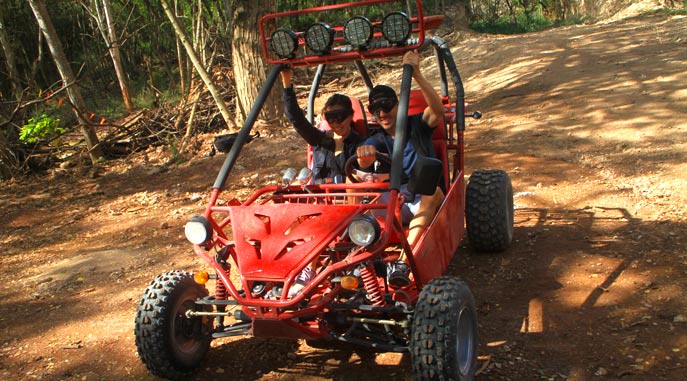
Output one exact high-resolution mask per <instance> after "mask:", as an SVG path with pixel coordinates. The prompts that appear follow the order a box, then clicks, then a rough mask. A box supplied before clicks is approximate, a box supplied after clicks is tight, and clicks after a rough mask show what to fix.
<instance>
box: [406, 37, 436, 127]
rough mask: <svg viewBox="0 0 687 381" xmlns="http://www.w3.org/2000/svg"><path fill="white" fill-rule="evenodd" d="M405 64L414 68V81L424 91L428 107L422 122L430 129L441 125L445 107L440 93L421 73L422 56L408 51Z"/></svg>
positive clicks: (413, 51)
mask: <svg viewBox="0 0 687 381" xmlns="http://www.w3.org/2000/svg"><path fill="white" fill-rule="evenodd" d="M403 64H410V65H412V66H413V79H414V80H415V82H416V83H417V84H418V86H419V87H420V90H422V95H424V97H425V101H426V102H427V107H426V108H425V111H424V112H423V114H422V120H424V121H425V123H427V124H428V125H429V126H430V127H436V126H438V125H439V121H441V118H443V117H444V105H443V103H442V102H441V97H440V96H439V93H437V91H436V90H435V89H434V87H433V86H432V84H431V83H429V81H428V80H427V78H425V76H424V75H423V74H422V71H420V54H419V53H418V52H417V51H415V50H410V51H407V52H406V53H405V54H404V55H403Z"/></svg>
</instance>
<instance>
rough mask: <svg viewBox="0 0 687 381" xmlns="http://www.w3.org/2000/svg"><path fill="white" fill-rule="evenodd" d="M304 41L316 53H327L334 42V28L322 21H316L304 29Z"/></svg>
mask: <svg viewBox="0 0 687 381" xmlns="http://www.w3.org/2000/svg"><path fill="white" fill-rule="evenodd" d="M305 43H306V44H307V45H308V47H309V48H310V49H311V50H312V51H313V52H315V53H317V54H324V53H327V52H328V51H329V48H331V46H332V43H334V30H333V29H332V28H331V27H329V25H327V24H325V23H323V22H316V23H314V24H312V25H310V26H309V27H308V29H306V30H305Z"/></svg>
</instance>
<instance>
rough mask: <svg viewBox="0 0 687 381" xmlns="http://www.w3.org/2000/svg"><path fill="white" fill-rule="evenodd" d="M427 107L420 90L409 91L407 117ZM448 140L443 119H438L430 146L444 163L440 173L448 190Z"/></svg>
mask: <svg viewBox="0 0 687 381" xmlns="http://www.w3.org/2000/svg"><path fill="white" fill-rule="evenodd" d="M426 107H427V101H426V100H425V96H424V95H423V94H422V90H411V91H410V99H409V102H408V115H414V114H419V113H421V112H423V111H424V110H425V108H426ZM447 139H448V134H447V133H446V126H445V125H444V119H443V118H441V119H439V125H438V126H437V127H436V128H435V129H434V133H433V134H432V145H433V146H434V153H436V155H437V159H439V160H441V162H442V163H444V168H443V170H442V173H443V175H444V189H448V184H449V177H448V149H447V147H446V144H447Z"/></svg>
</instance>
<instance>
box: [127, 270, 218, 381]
mask: <svg viewBox="0 0 687 381" xmlns="http://www.w3.org/2000/svg"><path fill="white" fill-rule="evenodd" d="M207 295H208V291H207V289H206V288H205V286H202V285H199V284H197V283H196V282H195V281H194V280H193V277H192V275H191V274H189V273H188V272H185V271H179V270H175V271H170V272H167V273H164V274H161V275H158V276H157V277H156V278H155V279H154V280H153V281H152V282H150V285H149V286H148V288H146V290H145V292H144V293H143V297H142V298H141V303H140V304H139V306H138V310H137V312H136V320H135V328H134V333H135V335H136V348H137V350H138V355H139V356H140V357H141V361H143V363H144V364H145V365H146V367H147V368H148V370H149V371H150V372H151V373H152V374H154V375H156V376H159V377H163V378H167V379H171V380H187V379H189V376H190V374H191V372H192V371H193V370H195V369H196V368H197V367H198V366H199V365H200V363H201V361H202V360H203V358H204V357H205V354H206V353H207V351H208V349H209V348H210V341H211V340H212V338H211V336H210V331H211V329H212V320H211V319H209V318H203V317H193V318H190V319H189V318H187V317H186V315H185V313H186V311H188V310H196V309H197V308H198V307H197V306H196V304H195V301H196V299H199V298H203V297H205V296H207ZM204 310H206V311H207V310H210V307H209V306H206V308H204Z"/></svg>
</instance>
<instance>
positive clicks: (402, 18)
mask: <svg viewBox="0 0 687 381" xmlns="http://www.w3.org/2000/svg"><path fill="white" fill-rule="evenodd" d="M382 34H383V35H384V38H386V39H387V40H389V42H391V43H392V44H403V43H405V42H406V40H407V39H408V36H410V19H409V18H408V16H407V15H406V14H405V13H403V12H391V13H389V14H388V15H386V16H384V20H383V21H382Z"/></svg>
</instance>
